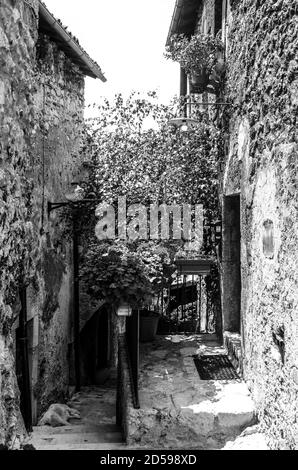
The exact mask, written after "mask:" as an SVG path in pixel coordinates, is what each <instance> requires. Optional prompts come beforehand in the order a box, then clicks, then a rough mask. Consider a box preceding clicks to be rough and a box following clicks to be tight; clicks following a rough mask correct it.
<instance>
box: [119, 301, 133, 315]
mask: <svg viewBox="0 0 298 470" xmlns="http://www.w3.org/2000/svg"><path fill="white" fill-rule="evenodd" d="M117 315H118V317H131V316H132V308H131V306H130V305H128V304H121V305H120V306H119V307H118V309H117Z"/></svg>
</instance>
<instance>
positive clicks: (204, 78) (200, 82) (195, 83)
mask: <svg viewBox="0 0 298 470" xmlns="http://www.w3.org/2000/svg"><path fill="white" fill-rule="evenodd" d="M208 81H209V76H208V74H207V72H206V69H202V70H200V71H199V72H195V73H192V74H191V75H190V91H191V93H203V92H204V91H206V88H207V85H208Z"/></svg>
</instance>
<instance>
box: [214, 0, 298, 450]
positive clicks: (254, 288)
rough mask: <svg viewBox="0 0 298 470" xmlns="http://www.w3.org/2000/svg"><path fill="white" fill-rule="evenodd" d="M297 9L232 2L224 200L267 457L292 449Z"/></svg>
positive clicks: (295, 422)
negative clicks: (233, 210) (236, 253)
mask: <svg viewBox="0 0 298 470" xmlns="http://www.w3.org/2000/svg"><path fill="white" fill-rule="evenodd" d="M297 10H298V6H297V2H296V1H295V0H267V1H265V2H263V1H256V0H241V1H236V0H235V1H232V2H231V18H230V25H229V31H230V33H229V47H228V54H227V66H228V67H227V77H226V100H227V101H229V102H231V104H232V106H231V107H230V123H229V135H230V139H229V152H228V155H227V159H226V165H225V173H224V178H223V182H222V190H223V195H224V196H227V195H233V194H235V193H240V194H241V269H242V271H241V275H242V278H241V282H242V294H241V318H242V342H243V358H244V364H243V366H244V377H245V379H246V381H247V383H248V385H249V388H250V389H251V391H252V394H253V397H254V400H255V402H256V405H257V409H258V415H259V419H260V423H261V426H262V428H263V429H264V430H265V432H266V434H267V436H268V438H269V443H270V447H271V448H272V449H295V448H298V315H297V313H298V271H297V266H298V250H297V246H298V215H297V214H298V160H297V140H296V139H297V105H298V75H297V72H298V62H297V50H298V19H297V12H298V11H297Z"/></svg>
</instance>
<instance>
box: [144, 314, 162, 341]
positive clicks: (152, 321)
mask: <svg viewBox="0 0 298 470" xmlns="http://www.w3.org/2000/svg"><path fill="white" fill-rule="evenodd" d="M158 322H159V316H158V315H156V314H154V313H152V314H151V315H150V313H149V312H148V314H147V315H146V316H145V315H142V313H141V315H140V341H141V343H147V342H150V341H153V340H154V339H155V337H156V333H157V327H158Z"/></svg>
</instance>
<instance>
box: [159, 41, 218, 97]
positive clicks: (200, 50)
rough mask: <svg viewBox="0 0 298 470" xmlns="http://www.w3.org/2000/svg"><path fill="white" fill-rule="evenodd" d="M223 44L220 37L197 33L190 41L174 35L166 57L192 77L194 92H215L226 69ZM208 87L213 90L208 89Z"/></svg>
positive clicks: (191, 82)
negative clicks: (178, 64)
mask: <svg viewBox="0 0 298 470" xmlns="http://www.w3.org/2000/svg"><path fill="white" fill-rule="evenodd" d="M223 50H224V48H223V44H222V42H221V40H220V39H219V38H218V37H213V36H212V35H210V34H203V33H197V34H195V35H193V36H192V37H191V38H190V39H188V38H187V37H185V36H184V35H181V34H180V35H173V36H172V37H171V39H170V43H169V45H168V46H167V48H166V54H165V56H166V57H167V58H168V59H172V60H174V61H175V62H179V63H180V65H181V67H182V68H183V69H184V70H185V71H186V73H187V74H188V75H189V77H190V84H191V88H192V90H191V91H192V92H197V93H203V92H204V91H209V92H214V91H215V90H212V89H213V88H214V89H218V87H219V85H220V82H221V79H222V75H223V72H224V69H225V64H224V59H223ZM208 85H210V86H211V87H212V88H211V89H208V90H207V88H208Z"/></svg>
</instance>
